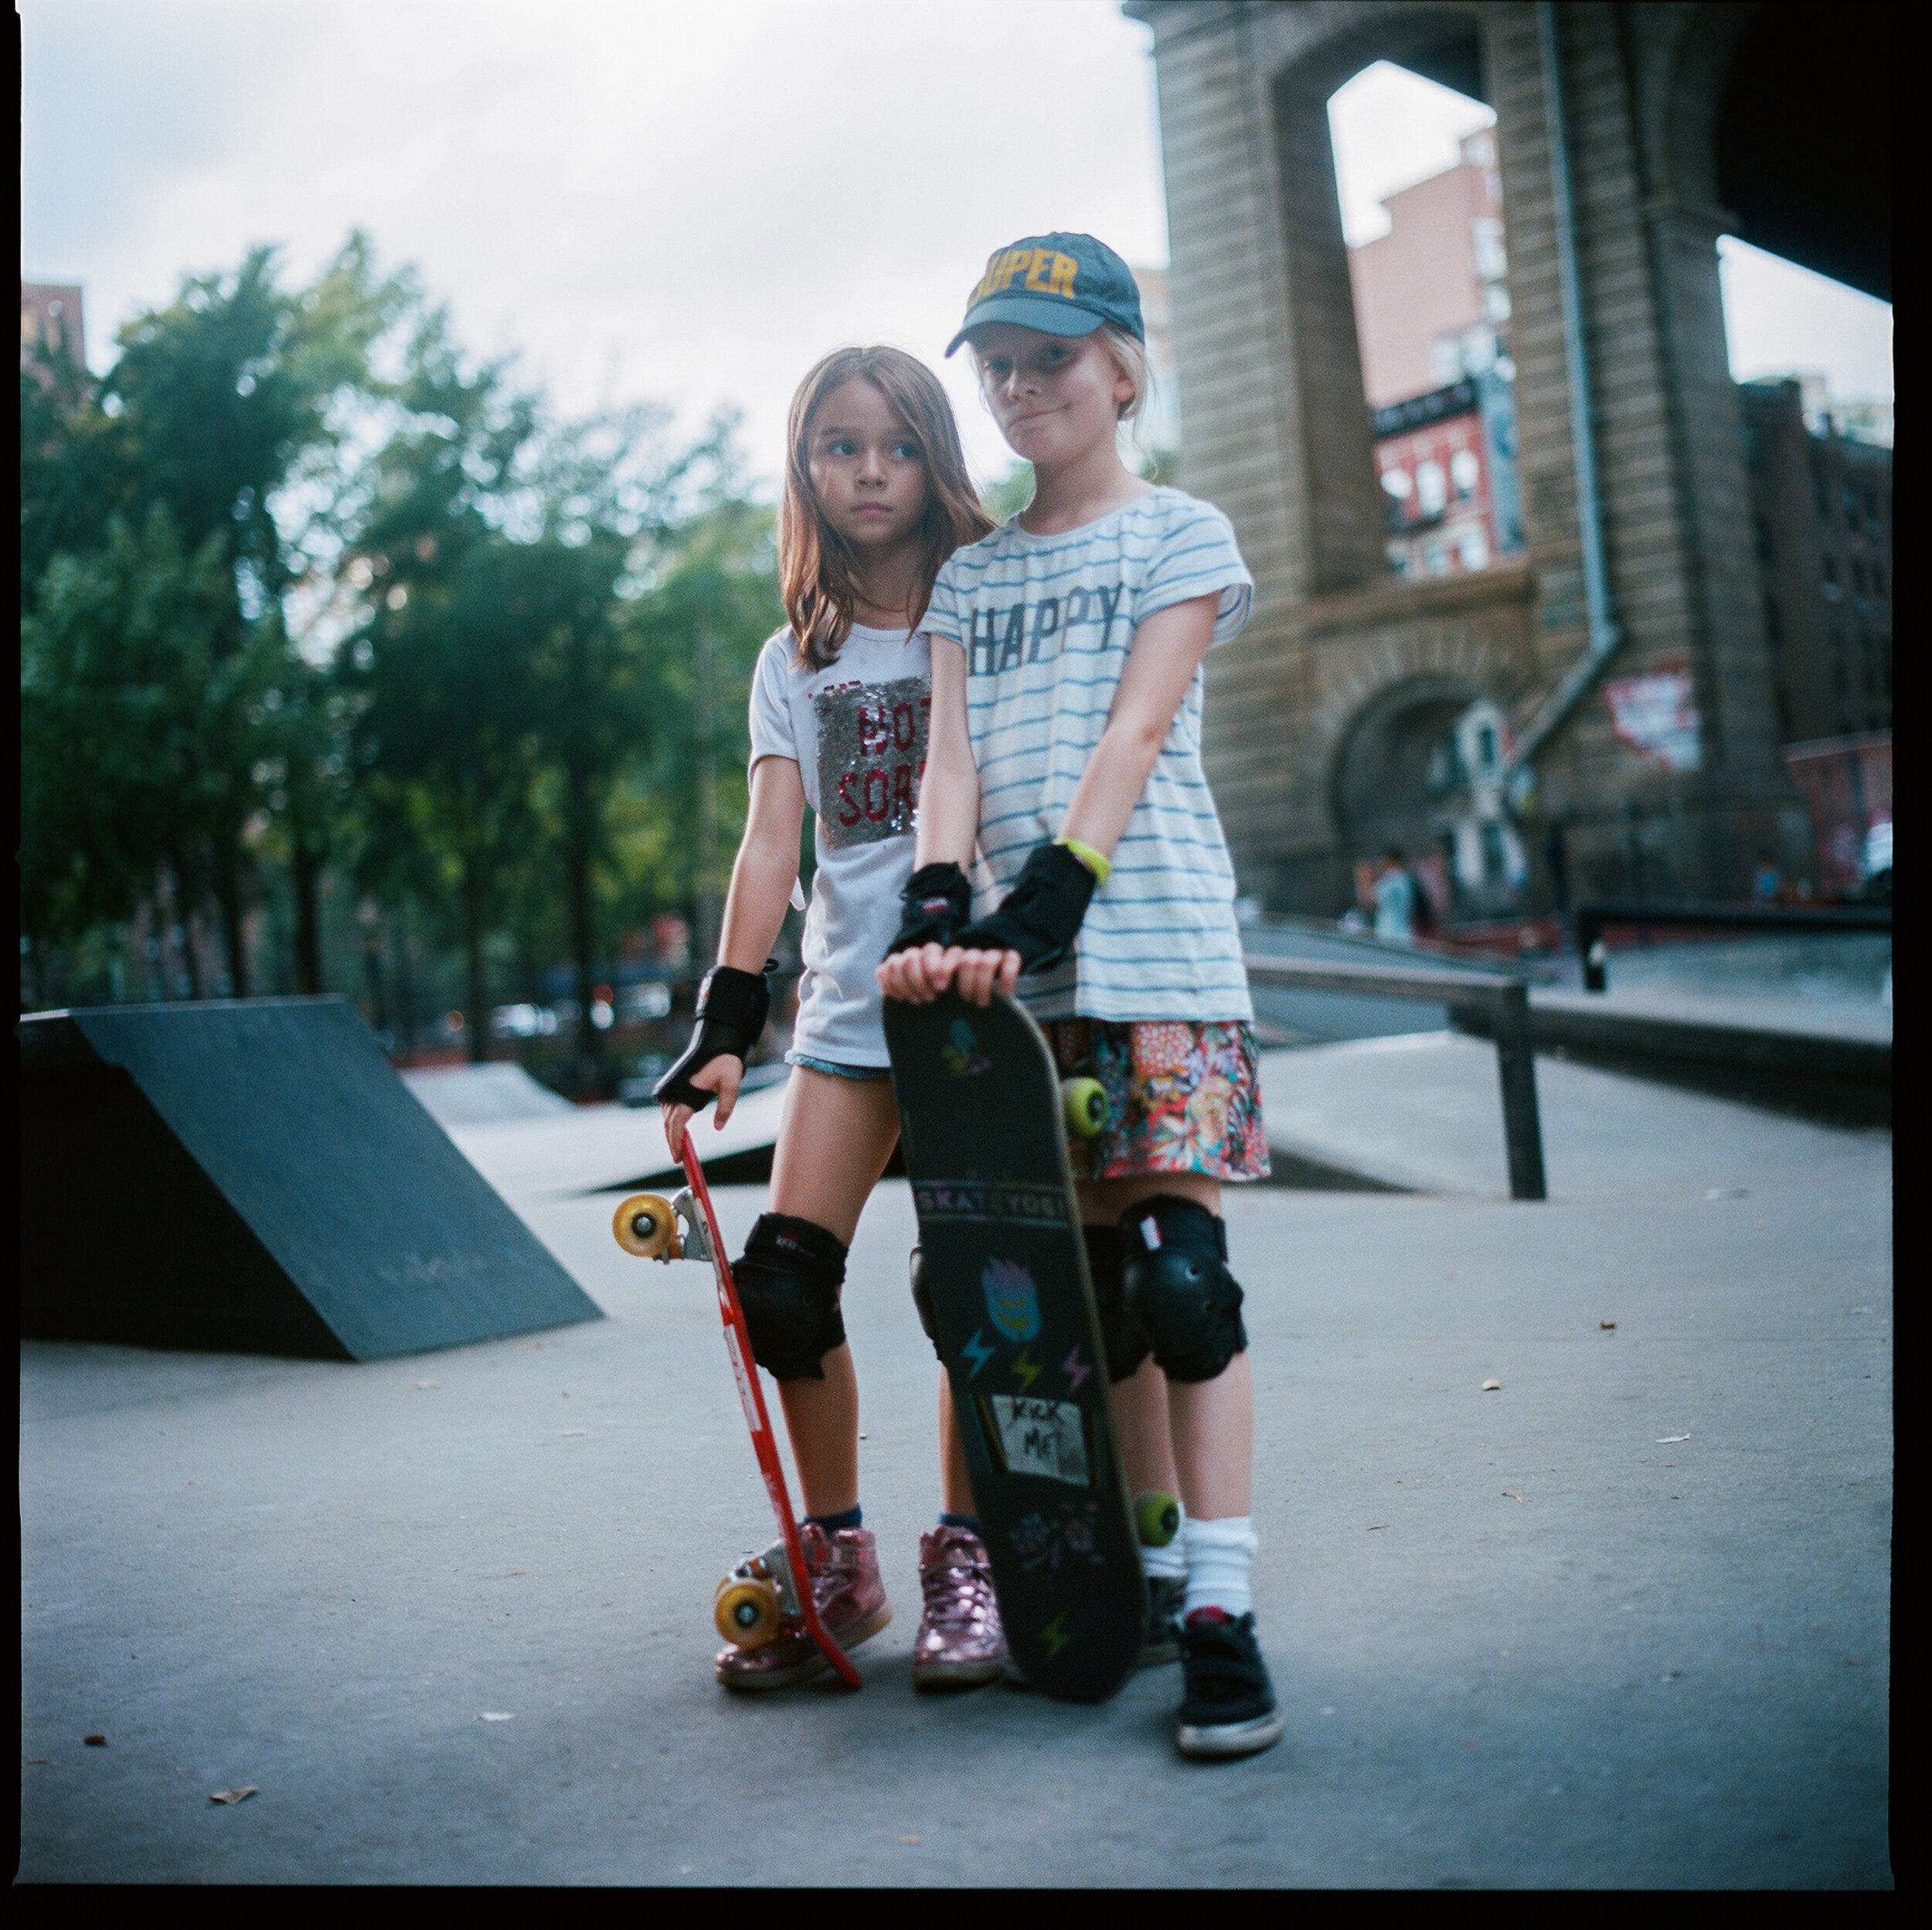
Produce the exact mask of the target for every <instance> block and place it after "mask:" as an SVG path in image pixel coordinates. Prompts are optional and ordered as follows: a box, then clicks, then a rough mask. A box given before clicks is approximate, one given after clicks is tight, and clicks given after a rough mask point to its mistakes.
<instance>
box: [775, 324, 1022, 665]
mask: <svg viewBox="0 0 1932 1930" xmlns="http://www.w3.org/2000/svg"><path fill="white" fill-rule="evenodd" d="M855 379H856V380H859V381H862V382H870V383H871V384H872V386H873V388H875V389H877V390H878V391H879V394H880V395H882V396H884V397H885V399H886V404H887V406H889V408H890V409H892V412H893V414H894V415H896V416H898V418H899V420H900V421H901V422H902V423H904V424H905V426H906V429H907V430H908V431H909V432H910V433H911V434H912V436H913V437H914V438H915V439H916V440H917V442H918V443H919V447H920V454H921V455H922V456H923V458H924V460H925V464H926V513H925V515H924V517H923V518H922V519H921V521H920V526H919V533H920V539H921V540H922V541H923V544H924V552H923V555H922V556H920V568H919V576H918V577H917V580H916V582H915V583H914V586H913V587H914V589H915V590H916V592H917V594H916V595H915V596H914V597H913V607H912V608H911V609H910V610H908V611H907V613H906V614H907V617H908V618H909V619H910V627H911V628H912V629H914V630H917V628H918V627H919V624H920V619H921V618H922V617H924V615H925V614H926V605H927V602H928V601H929V600H930V598H931V596H932V593H933V583H934V579H936V578H937V576H938V575H939V566H940V564H941V563H943V562H945V560H946V559H947V557H948V556H951V554H952V553H953V552H954V550H955V549H964V547H965V546H966V545H967V544H968V543H976V542H978V541H979V539H980V538H981V537H982V536H983V535H985V534H986V532H988V530H989V529H991V528H992V527H993V522H992V518H991V517H990V516H988V515H987V514H986V512H985V511H984V510H983V509H981V508H980V506H979V498H978V496H977V495H976V494H975V493H974V490H973V485H972V484H971V481H969V480H968V477H967V474H966V457H965V453H964V450H961V447H960V446H959V425H958V424H957V423H956V422H954V420H953V410H952V405H951V403H949V402H948V401H947V399H946V392H945V390H944V389H942V388H941V387H940V386H939V378H938V377H937V375H934V373H933V372H932V371H931V370H930V369H928V368H927V366H926V365H925V364H924V363H923V362H921V361H920V360H919V359H918V358H917V356H913V355H907V354H906V352H905V351H904V350H903V348H835V349H834V350H833V351H832V353H831V354H830V355H827V356H826V357H825V359H824V360H823V361H822V362H819V363H818V365H817V366H816V367H815V368H814V369H812V371H811V373H810V374H809V375H807V376H806V377H805V379H804V381H803V382H801V383H799V385H798V392H797V394H795V395H794V396H793V397H792V399H791V414H790V415H789V416H788V417H787V420H786V423H785V440H786V450H785V493H784V500H783V501H781V503H780V504H779V505H778V581H779V587H780V590H781V593H782V594H783V596H784V604H785V614H786V616H787V617H789V618H790V619H791V634H792V636H793V637H794V639H795V640H796V641H797V643H798V661H799V662H800V663H801V664H809V665H810V666H811V668H812V669H814V670H824V669H825V668H828V666H829V665H830V664H834V663H835V662H836V661H838V652H839V650H840V647H842V645H843V644H844V643H845V639H846V638H847V637H849V636H850V635H851V634H852V613H853V612H854V611H855V610H856V609H857V608H858V607H859V586H858V583H856V581H855V579H854V576H853V573H852V572H853V566H854V564H855V562H856V560H857V559H856V558H855V556H853V554H852V545H850V544H849V543H848V542H846V541H845V539H844V538H843V537H842V536H841V535H839V534H838V532H837V531H836V530H835V529H834V528H832V526H831V525H830V524H829V523H828V522H826V521H825V514H824V511H822V510H821V509H820V508H819V506H818V493H817V491H815V490H814V489H813V488H812V486H811V467H810V457H811V423H812V418H813V416H815V415H816V414H817V413H818V407H819V405H820V404H821V403H823V402H824V401H825V398H826V397H827V396H829V395H830V394H831V393H832V391H833V390H834V389H837V388H838V387H840V386H842V384H844V383H845V382H851V381H853V380H855Z"/></svg>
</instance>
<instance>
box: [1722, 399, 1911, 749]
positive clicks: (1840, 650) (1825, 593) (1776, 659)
mask: <svg viewBox="0 0 1932 1930" xmlns="http://www.w3.org/2000/svg"><path fill="white" fill-rule="evenodd" d="M1742 396H1743V403H1744V427H1745V447H1746V450H1747V464H1748V466H1749V468H1750V487H1751V521H1752V529H1753V535H1754V536H1755V539H1756V542H1757V566H1758V570H1759V573H1760V577H1761V579H1762V581H1763V584H1764V635H1765V639H1766V641H1767V643H1768V644H1770V650H1771V661H1772V665H1773V670H1772V675H1773V679H1774V698H1775V700H1776V702H1777V725H1778V732H1779V735H1780V736H1781V738H1782V739H1783V740H1784V742H1785V743H1787V744H1791V743H1798V742H1807V741H1810V740H1815V739H1819V738H1827V737H1849V736H1854V735H1856V734H1859V733H1866V732H1872V731H1886V730H1889V729H1891V728H1892V452H1891V450H1889V449H1886V448H1883V447H1879V446H1877V445H1876V444H1874V443H1869V442H1865V441H1859V440H1852V439H1851V438H1849V437H1845V436H1842V435H1840V434H1838V433H1836V430H1835V425H1834V424H1833V423H1832V420H1831V418H1830V417H1829V416H1828V415H1826V416H1823V417H1822V418H1821V420H1822V421H1823V424H1824V433H1818V432H1817V431H1815V430H1812V429H1811V428H1809V427H1808V426H1806V423H1805V420H1804V413H1805V412H1804V406H1803V398H1802V396H1801V391H1800V388H1799V385H1798V383H1797V382H1794V381H1793V382H1749V383H1747V384H1746V385H1745V386H1744V388H1743V391H1742Z"/></svg>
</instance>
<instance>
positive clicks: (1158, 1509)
mask: <svg viewBox="0 0 1932 1930" xmlns="http://www.w3.org/2000/svg"><path fill="white" fill-rule="evenodd" d="M1134 1527H1135V1528H1136V1529H1137V1530H1138V1531H1139V1534H1140V1537H1141V1547H1142V1548H1165V1547H1166V1546H1167V1544H1168V1542H1170V1541H1172V1540H1173V1539H1174V1538H1175V1535H1177V1534H1179V1533H1180V1531H1181V1504H1180V1503H1179V1502H1178V1501H1177V1500H1175V1498H1174V1497H1173V1496H1172V1495H1171V1494H1163V1493H1161V1492H1160V1490H1158V1489H1155V1490H1153V1491H1152V1492H1151V1493H1147V1494H1143V1495H1141V1496H1139V1497H1137V1498H1136V1500H1135V1501H1134Z"/></svg>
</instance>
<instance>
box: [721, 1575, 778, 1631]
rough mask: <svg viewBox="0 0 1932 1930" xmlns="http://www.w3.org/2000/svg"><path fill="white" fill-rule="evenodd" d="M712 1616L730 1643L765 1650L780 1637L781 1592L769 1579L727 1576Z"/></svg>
mask: <svg viewBox="0 0 1932 1930" xmlns="http://www.w3.org/2000/svg"><path fill="white" fill-rule="evenodd" d="M712 1619H713V1621H715V1622H716V1623H717V1625H718V1633H719V1634H720V1635H721V1636H723V1637H724V1639H726V1641H727V1642H735V1643H737V1645H738V1646H739V1647H740V1648H741V1649H762V1648H764V1646H766V1644H767V1643H770V1642H775V1641H776V1640H777V1639H778V1626H779V1622H780V1620H781V1616H780V1615H779V1611H778V1591H777V1589H774V1587H773V1586H772V1585H771V1584H770V1582H757V1581H752V1580H750V1579H748V1578H746V1577H744V1576H742V1575H726V1577H725V1578H724V1579H723V1581H722V1582H719V1584H718V1599H717V1601H716V1604H715V1605H714V1606H713V1609H712Z"/></svg>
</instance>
